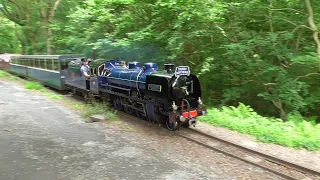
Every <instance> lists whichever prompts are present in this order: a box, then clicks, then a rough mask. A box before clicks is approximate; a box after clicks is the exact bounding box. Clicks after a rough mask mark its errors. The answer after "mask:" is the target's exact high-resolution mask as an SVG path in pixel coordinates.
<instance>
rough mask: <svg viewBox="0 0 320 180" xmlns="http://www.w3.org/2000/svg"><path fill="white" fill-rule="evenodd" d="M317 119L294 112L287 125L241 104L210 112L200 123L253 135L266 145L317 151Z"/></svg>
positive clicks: (319, 139) (319, 141)
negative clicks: (273, 144) (307, 117)
mask: <svg viewBox="0 0 320 180" xmlns="http://www.w3.org/2000/svg"><path fill="white" fill-rule="evenodd" d="M315 118H316V117H312V118H310V119H309V121H307V120H306V119H305V118H303V117H302V116H301V115H300V114H297V113H294V114H290V115H289V118H288V119H289V121H288V122H283V121H282V120H281V119H276V118H266V117H262V116H260V115H258V114H257V113H256V112H255V111H254V110H253V109H252V108H251V107H250V106H245V105H244V104H242V103H240V104H239V106H238V107H233V106H230V107H225V106H224V107H222V109H221V110H218V109H216V108H212V109H209V110H208V115H207V116H202V117H200V120H201V121H204V122H207V123H210V124H212V125H215V126H221V127H226V128H228V129H231V130H235V131H238V132H240V133H246V134H250V135H253V136H255V137H257V139H258V140H260V141H262V142H267V143H275V144H280V145H284V146H288V147H293V148H299V149H300V148H305V149H307V150H312V151H313V150H320V125H316V124H315V123H314V121H315ZM310 120H311V121H310Z"/></svg>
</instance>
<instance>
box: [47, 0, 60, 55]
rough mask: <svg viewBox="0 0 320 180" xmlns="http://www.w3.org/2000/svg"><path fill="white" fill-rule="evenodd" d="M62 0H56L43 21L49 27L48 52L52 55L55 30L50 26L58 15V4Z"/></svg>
mask: <svg viewBox="0 0 320 180" xmlns="http://www.w3.org/2000/svg"><path fill="white" fill-rule="evenodd" d="M61 1H62V0H56V1H55V3H54V5H53V7H52V9H50V10H49V11H47V12H48V14H47V16H46V17H44V19H43V22H44V24H45V26H46V27H47V54H48V55H50V54H52V53H53V45H52V40H53V31H52V29H51V27H50V25H51V23H52V20H53V18H54V17H55V15H56V11H57V9H58V6H59V4H60V2H61Z"/></svg>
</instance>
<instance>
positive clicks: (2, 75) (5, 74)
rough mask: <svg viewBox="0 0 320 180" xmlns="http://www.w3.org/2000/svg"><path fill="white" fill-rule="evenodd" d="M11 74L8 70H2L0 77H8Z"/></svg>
mask: <svg viewBox="0 0 320 180" xmlns="http://www.w3.org/2000/svg"><path fill="white" fill-rule="evenodd" d="M9 76H10V74H9V73H8V72H6V71H3V70H0V78H6V77H9Z"/></svg>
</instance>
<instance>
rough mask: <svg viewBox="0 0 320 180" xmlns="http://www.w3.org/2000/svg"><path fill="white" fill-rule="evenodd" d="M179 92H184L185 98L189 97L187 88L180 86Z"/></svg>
mask: <svg viewBox="0 0 320 180" xmlns="http://www.w3.org/2000/svg"><path fill="white" fill-rule="evenodd" d="M181 90H182V92H184V94H185V95H186V96H188V95H189V92H188V87H187V86H182V87H181Z"/></svg>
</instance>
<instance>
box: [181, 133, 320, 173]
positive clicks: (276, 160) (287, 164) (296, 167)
mask: <svg viewBox="0 0 320 180" xmlns="http://www.w3.org/2000/svg"><path fill="white" fill-rule="evenodd" d="M188 130H190V131H192V132H193V133H196V134H198V135H200V136H204V137H207V138H209V139H212V140H215V141H218V142H221V143H224V144H226V145H228V146H232V147H235V148H237V149H241V150H243V151H245V152H248V153H251V154H254V155H257V156H260V157H263V158H264V160H266V161H269V162H271V163H274V164H279V165H281V166H283V167H287V168H290V169H293V170H295V171H298V172H300V173H302V174H308V175H309V174H310V175H312V176H318V178H319V179H320V172H318V171H315V170H313V169H310V168H307V167H304V166H301V165H298V164H295V163H291V162H288V161H285V160H283V159H280V158H277V157H274V156H271V155H268V154H265V153H262V152H259V151H256V150H253V149H250V148H247V147H244V146H241V145H238V144H235V143H233V142H230V141H227V140H224V139H221V138H219V137H215V136H212V135H209V134H207V133H205V132H202V131H200V130H198V129H195V128H188ZM188 130H186V129H182V131H181V132H180V131H177V133H176V134H177V135H178V136H180V137H183V138H185V139H187V140H189V141H192V142H194V143H196V144H199V145H202V146H204V147H207V148H209V149H211V150H214V151H217V152H220V153H223V154H226V155H227V156H230V157H233V158H236V159H239V160H241V161H244V162H246V163H249V164H252V165H254V166H258V167H260V168H263V169H265V170H267V171H270V172H272V173H274V174H277V175H279V176H281V177H283V178H286V179H297V178H296V177H293V176H291V175H288V174H286V173H283V172H279V171H277V170H275V169H272V168H269V167H267V166H265V165H261V164H259V163H256V162H253V161H250V160H247V159H245V158H243V157H240V156H237V155H234V154H231V153H229V152H226V151H224V150H221V149H218V148H216V147H213V146H211V145H209V144H207V143H204V142H201V141H199V140H196V139H194V138H190V137H188V136H186V135H184V134H183V133H182V132H185V131H188Z"/></svg>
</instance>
